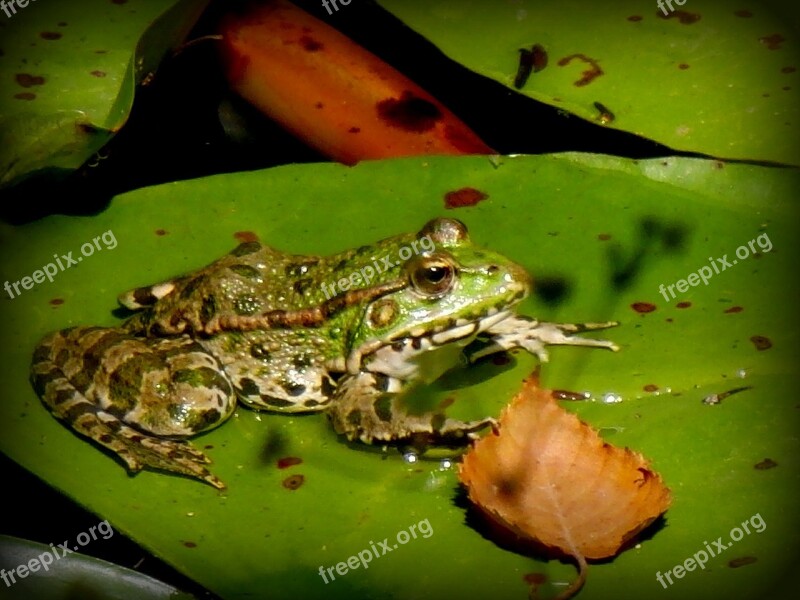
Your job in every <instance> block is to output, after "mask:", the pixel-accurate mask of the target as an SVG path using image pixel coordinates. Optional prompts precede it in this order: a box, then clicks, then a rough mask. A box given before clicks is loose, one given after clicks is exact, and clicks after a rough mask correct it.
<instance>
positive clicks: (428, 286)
mask: <svg viewBox="0 0 800 600" xmlns="http://www.w3.org/2000/svg"><path fill="white" fill-rule="evenodd" d="M455 280H456V269H455V266H454V265H453V263H452V262H450V261H449V260H447V259H446V258H444V257H442V256H435V255H434V256H428V257H425V258H422V259H421V260H419V261H418V262H416V263H415V264H414V265H412V267H411V285H413V286H414V289H415V290H417V291H418V292H419V293H421V294H423V295H425V296H442V295H444V294H446V293H447V292H449V291H450V290H451V289H453V284H454V283H455Z"/></svg>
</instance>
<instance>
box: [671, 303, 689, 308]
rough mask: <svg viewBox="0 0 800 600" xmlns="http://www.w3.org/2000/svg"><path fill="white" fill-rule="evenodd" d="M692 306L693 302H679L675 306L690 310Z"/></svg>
mask: <svg viewBox="0 0 800 600" xmlns="http://www.w3.org/2000/svg"><path fill="white" fill-rule="evenodd" d="M691 305H692V303H691V302H678V303H677V304H676V305H675V306H676V307H678V308H689V307H690V306H691Z"/></svg>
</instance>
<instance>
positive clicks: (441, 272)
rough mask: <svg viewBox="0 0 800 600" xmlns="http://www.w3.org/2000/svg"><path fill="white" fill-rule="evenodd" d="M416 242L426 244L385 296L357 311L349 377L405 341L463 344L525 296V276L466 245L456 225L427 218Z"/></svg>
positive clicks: (501, 259)
mask: <svg viewBox="0 0 800 600" xmlns="http://www.w3.org/2000/svg"><path fill="white" fill-rule="evenodd" d="M408 239H409V238H406V242H408ZM416 240H419V241H420V242H422V240H426V241H427V242H428V243H427V247H426V246H423V245H422V244H421V243H420V246H422V247H423V248H425V251H424V252H422V253H420V254H418V255H416V256H413V257H411V258H410V259H408V260H406V261H405V262H402V263H400V264H399V265H398V275H397V280H396V281H395V285H394V287H393V289H391V290H390V291H388V292H387V293H386V294H384V295H381V296H378V297H375V298H374V299H372V300H371V301H370V302H368V303H367V304H366V305H365V307H364V310H363V313H362V315H361V319H360V322H359V325H358V327H357V329H356V331H354V332H353V333H354V335H353V337H352V343H351V345H350V348H351V352H350V354H349V356H348V358H347V368H348V370H349V371H351V372H355V371H357V370H358V368H359V367H360V364H361V359H362V357H364V356H366V355H368V354H371V353H373V352H375V351H376V350H377V349H378V348H381V347H382V346H386V345H390V344H392V343H393V342H395V341H397V340H401V339H405V338H411V339H412V340H413V339H417V338H427V339H429V340H430V341H431V343H432V344H433V345H435V346H443V345H445V344H451V343H457V344H466V343H467V342H468V341H470V340H471V339H473V338H474V336H475V335H476V334H478V333H480V332H481V331H484V330H485V329H487V328H488V327H490V326H491V325H492V324H494V323H496V322H498V321H500V320H502V319H504V318H506V317H508V315H509V314H510V312H509V309H510V308H511V307H512V306H513V305H515V304H517V303H518V302H519V301H520V300H522V299H523V298H525V296H527V295H528V292H529V291H530V287H531V280H530V276H529V275H528V273H527V272H526V271H525V269H523V268H522V267H521V266H520V265H517V264H515V263H513V262H512V261H510V260H509V259H508V258H506V257H504V256H502V255H501V254H498V253H496V252H492V251H491V250H487V249H484V248H479V247H476V246H474V245H473V244H472V242H471V241H470V239H469V234H468V232H467V228H466V226H465V225H464V224H463V223H462V222H461V221H457V220H455V219H444V218H439V219H433V220H431V221H429V222H428V223H427V224H426V225H425V226H424V227H423V228H422V229H421V230H420V231H419V233H417V235H416ZM431 242H432V244H431ZM428 248H430V249H428Z"/></svg>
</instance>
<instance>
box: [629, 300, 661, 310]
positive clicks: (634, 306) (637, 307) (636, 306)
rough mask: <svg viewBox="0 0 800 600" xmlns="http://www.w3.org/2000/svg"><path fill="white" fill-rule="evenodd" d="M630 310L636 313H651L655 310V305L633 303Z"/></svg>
mask: <svg viewBox="0 0 800 600" xmlns="http://www.w3.org/2000/svg"><path fill="white" fill-rule="evenodd" d="M631 308H632V309H633V310H635V311H636V312H637V313H651V312H653V311H654V310H655V309H656V305H655V304H652V303H650V302H634V303H633V304H631Z"/></svg>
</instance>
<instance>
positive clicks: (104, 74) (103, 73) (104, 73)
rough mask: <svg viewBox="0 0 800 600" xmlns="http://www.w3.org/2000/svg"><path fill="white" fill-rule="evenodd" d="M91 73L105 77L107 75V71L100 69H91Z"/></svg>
mask: <svg viewBox="0 0 800 600" xmlns="http://www.w3.org/2000/svg"><path fill="white" fill-rule="evenodd" d="M91 74H92V75H94V76H95V77H105V76H106V72H105V71H99V70H95V71H91Z"/></svg>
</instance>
